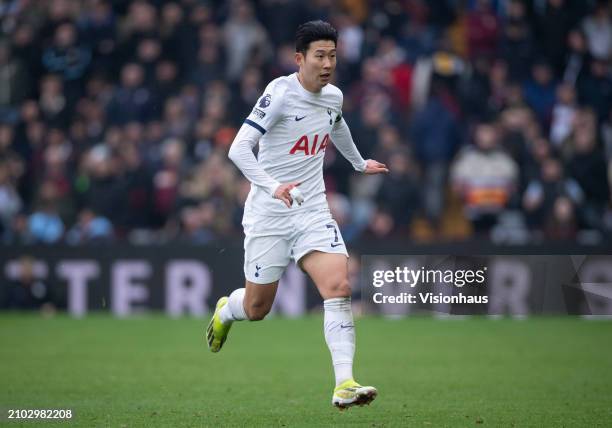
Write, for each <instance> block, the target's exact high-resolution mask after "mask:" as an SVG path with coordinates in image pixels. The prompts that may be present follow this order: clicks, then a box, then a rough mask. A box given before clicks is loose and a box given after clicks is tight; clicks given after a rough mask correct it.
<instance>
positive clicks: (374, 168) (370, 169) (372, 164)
mask: <svg viewBox="0 0 612 428" xmlns="http://www.w3.org/2000/svg"><path fill="white" fill-rule="evenodd" d="M388 172H389V169H388V168H387V165H385V164H384V163H380V162H378V161H375V160H374V159H368V160H367V161H366V167H365V169H364V170H363V173H364V174H386V173H388Z"/></svg>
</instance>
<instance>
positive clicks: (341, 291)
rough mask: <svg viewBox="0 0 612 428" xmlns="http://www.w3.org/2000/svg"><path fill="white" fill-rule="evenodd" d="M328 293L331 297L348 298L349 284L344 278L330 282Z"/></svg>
mask: <svg viewBox="0 0 612 428" xmlns="http://www.w3.org/2000/svg"><path fill="white" fill-rule="evenodd" d="M328 293H329V294H330V295H331V296H332V297H349V296H350V295H351V284H350V283H349V281H348V279H346V278H341V279H337V280H335V281H331V282H330V285H329V287H328Z"/></svg>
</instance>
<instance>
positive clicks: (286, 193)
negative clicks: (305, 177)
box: [274, 182, 302, 208]
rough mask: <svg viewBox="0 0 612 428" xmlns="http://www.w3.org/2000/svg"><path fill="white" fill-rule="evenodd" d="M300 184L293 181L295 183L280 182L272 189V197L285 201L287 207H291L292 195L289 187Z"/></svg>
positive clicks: (292, 187)
mask: <svg viewBox="0 0 612 428" xmlns="http://www.w3.org/2000/svg"><path fill="white" fill-rule="evenodd" d="M300 184H302V183H298V182H295V183H287V184H281V185H280V186H278V187H277V188H276V190H275V191H274V199H280V200H281V201H283V202H284V203H285V205H287V208H291V205H292V204H293V197H292V196H291V193H290V192H291V189H294V188H296V187H297V186H299V185H300ZM296 202H298V203H299V201H296Z"/></svg>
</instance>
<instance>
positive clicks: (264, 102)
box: [259, 94, 272, 108]
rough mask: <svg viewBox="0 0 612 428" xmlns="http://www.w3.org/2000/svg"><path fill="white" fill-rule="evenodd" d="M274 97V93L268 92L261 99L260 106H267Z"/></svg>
mask: <svg viewBox="0 0 612 428" xmlns="http://www.w3.org/2000/svg"><path fill="white" fill-rule="evenodd" d="M271 99H272V95H270V94H266V95H264V96H263V97H261V99H260V100H259V107H261V108H266V107H268V106H269V105H270V100H271Z"/></svg>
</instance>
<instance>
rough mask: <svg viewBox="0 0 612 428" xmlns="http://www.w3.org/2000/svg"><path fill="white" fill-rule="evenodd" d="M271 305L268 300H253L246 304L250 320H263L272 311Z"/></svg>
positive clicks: (245, 308) (245, 307)
mask: <svg viewBox="0 0 612 428" xmlns="http://www.w3.org/2000/svg"><path fill="white" fill-rule="evenodd" d="M270 309H271V305H269V304H267V303H266V302H252V303H250V304H245V305H244V310H245V312H246V314H247V317H248V318H249V321H261V320H263V319H264V318H265V317H266V315H268V313H269V312H270Z"/></svg>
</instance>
